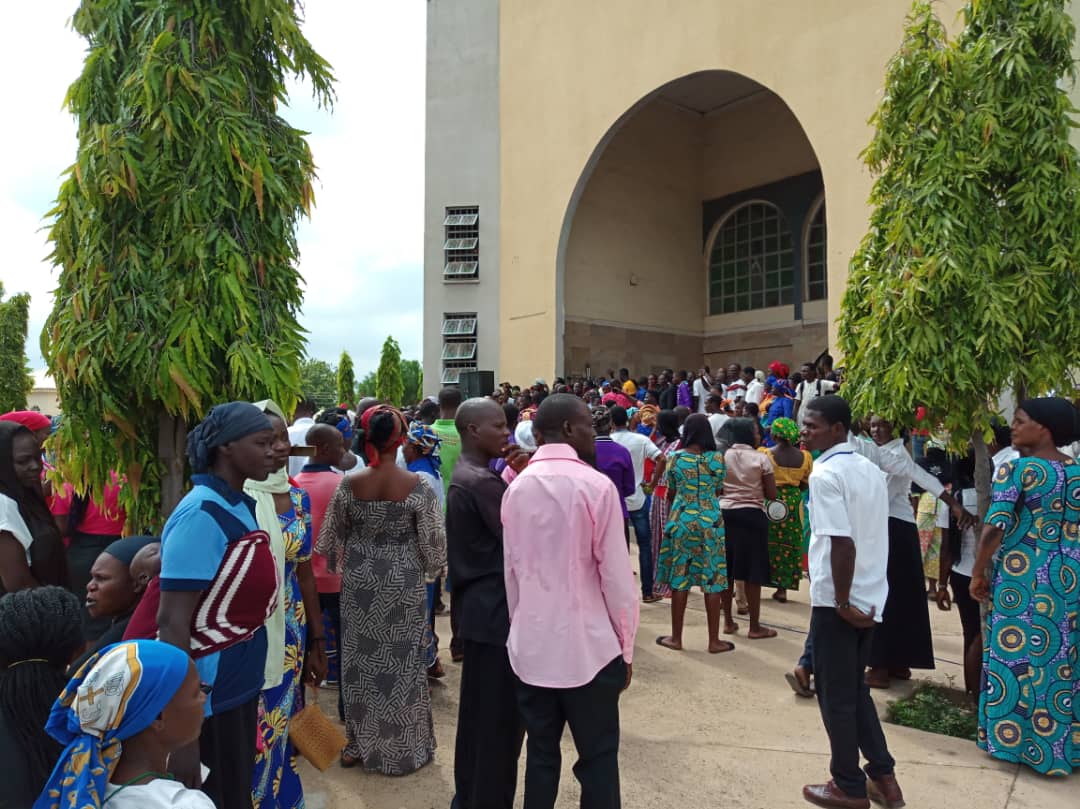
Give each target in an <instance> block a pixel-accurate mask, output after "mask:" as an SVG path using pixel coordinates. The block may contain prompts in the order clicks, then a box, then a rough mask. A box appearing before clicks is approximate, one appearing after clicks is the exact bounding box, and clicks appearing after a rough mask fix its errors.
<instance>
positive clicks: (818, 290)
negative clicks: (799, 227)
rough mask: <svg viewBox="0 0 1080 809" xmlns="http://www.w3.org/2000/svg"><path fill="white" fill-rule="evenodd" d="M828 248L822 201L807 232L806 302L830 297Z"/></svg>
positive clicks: (823, 203)
mask: <svg viewBox="0 0 1080 809" xmlns="http://www.w3.org/2000/svg"><path fill="white" fill-rule="evenodd" d="M827 247H828V234H827V233H826V231H825V202H824V201H822V203H821V204H820V205H818V209H817V213H815V214H814V217H813V219H811V220H810V227H809V228H808V229H807V231H806V300H808V301H823V300H825V298H826V297H828V295H829V265H828V259H827V258H826V254H827V252H828V251H827V249H826V248H827Z"/></svg>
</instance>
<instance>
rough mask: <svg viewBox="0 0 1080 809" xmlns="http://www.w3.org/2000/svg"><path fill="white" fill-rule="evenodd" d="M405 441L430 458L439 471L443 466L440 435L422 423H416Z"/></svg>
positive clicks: (411, 426)
mask: <svg viewBox="0 0 1080 809" xmlns="http://www.w3.org/2000/svg"><path fill="white" fill-rule="evenodd" d="M405 440H406V441H408V442H409V443H410V444H412V445H413V446H414V447H416V448H417V449H419V450H420V452H421V453H422V454H423V455H425V456H426V457H428V458H429V459H430V460H431V465H432V466H433V467H434V468H435V470H436V471H438V469H439V467H440V466H442V458H440V457H439V447H441V446H442V439H441V438H439V434H438V433H436V432H435V431H434V430H433V429H431V427H429V426H428V425H426V424H424V423H423V422H422V421H414V422H413V423H412V425H410V427H409V433H408V436H407V437H406V439H405ZM413 471H415V470H413Z"/></svg>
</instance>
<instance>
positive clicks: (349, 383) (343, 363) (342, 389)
mask: <svg viewBox="0 0 1080 809" xmlns="http://www.w3.org/2000/svg"><path fill="white" fill-rule="evenodd" d="M355 397H356V371H354V370H353V361H352V357H351V356H349V352H348V351H342V352H341V359H339V360H338V367H337V403H338V404H342V405H345V407H352V406H353V404H354V402H353V399H354V398H355Z"/></svg>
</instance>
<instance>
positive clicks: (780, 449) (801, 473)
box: [762, 418, 814, 604]
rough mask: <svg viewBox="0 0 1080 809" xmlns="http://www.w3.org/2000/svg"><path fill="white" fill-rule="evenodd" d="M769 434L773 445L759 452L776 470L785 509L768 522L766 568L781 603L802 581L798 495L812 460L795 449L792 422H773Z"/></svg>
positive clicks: (779, 496) (803, 488) (796, 432)
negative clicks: (767, 458)
mask: <svg viewBox="0 0 1080 809" xmlns="http://www.w3.org/2000/svg"><path fill="white" fill-rule="evenodd" d="M770 432H771V433H772V438H773V441H774V442H776V446H774V447H770V448H769V449H766V450H762V451H763V452H764V453H765V454H767V455H768V456H769V457H770V458H771V459H772V462H773V467H774V468H775V470H776V492H777V498H776V499H777V500H779V501H781V502H782V503H783V504H784V505H785V506H787V516H786V517H784V519H783V520H780V521H779V522H773V521H771V520H770V521H769V569H770V571H771V572H772V582H771V584H772V586H773V587H775V588H776V592H775V593H773V598H774V599H775V600H777V601H779V602H780V603H781V604H783V603H785V602H786V601H787V591H788V590H798V589H799V579H801V578H802V544H803V516H802V493H803V492H804V491H806V487H807V485H808V484H809V481H810V470H811V469H812V468H813V466H814V460H813V458H811V457H810V453H809V452H807V451H806V450H804V449H799V448H798V447H797V446H795V445H796V443H798V441H799V425H797V424H796V423H795V421H794V420H793V419H786V418H779V419H777V420H776V421H774V422H773V423H772V428H771V431H770Z"/></svg>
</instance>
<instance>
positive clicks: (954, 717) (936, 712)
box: [885, 683, 979, 741]
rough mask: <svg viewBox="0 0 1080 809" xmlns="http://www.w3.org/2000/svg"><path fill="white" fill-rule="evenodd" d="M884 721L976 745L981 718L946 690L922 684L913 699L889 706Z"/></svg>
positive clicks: (906, 699) (906, 698) (897, 701)
mask: <svg viewBox="0 0 1080 809" xmlns="http://www.w3.org/2000/svg"><path fill="white" fill-rule="evenodd" d="M885 718H886V719H887V720H888V721H889V722H892V723H893V724H896V725H903V726H904V727H909V728H916V729H917V730H925V731H927V732H929V733H940V734H942V735H944V736H955V737H956V738H958V739H968V740H970V741H975V738H976V734H977V733H978V730H979V717H978V716H977V715H976V714H975V712H974V711H973V710H972V709H971V708H969V707H966V706H964V705H958V704H957V701H956V699H955V698H954V697H953V696H952V692H950V691H949V690H948V689H946V688H942V687H941V686H939V685H934V684H933V683H920V684H919V685H917V686H915V690H914V691H913V692H912V694H911V696H910V697H905V698H904V699H898V700H896V701H895V702H890V703H889V707H888V709H887V711H886V714H885Z"/></svg>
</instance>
